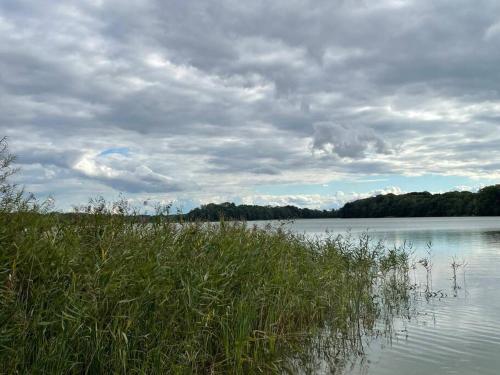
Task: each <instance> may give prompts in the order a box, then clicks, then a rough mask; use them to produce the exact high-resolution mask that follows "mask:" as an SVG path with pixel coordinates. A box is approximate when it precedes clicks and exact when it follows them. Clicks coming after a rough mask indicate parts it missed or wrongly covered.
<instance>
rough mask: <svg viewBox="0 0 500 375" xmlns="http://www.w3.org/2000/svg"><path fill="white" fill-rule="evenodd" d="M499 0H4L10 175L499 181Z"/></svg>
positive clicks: (368, 184)
mask: <svg viewBox="0 0 500 375" xmlns="http://www.w3.org/2000/svg"><path fill="white" fill-rule="evenodd" d="M499 47H500V2H498V1H483V0H477V1H470V0H446V1H443V0H432V1H431V0H429V1H428V0H379V1H372V0H364V1H362V0H353V1H349V0H326V1H323V0H311V1H308V0H283V1H282V0H275V1H272V2H269V1H259V0H256V1H229V0H214V1H196V0H186V1H169V0H166V1H165V0H162V1H160V0H157V1H156V0H142V1H141V0H130V1H127V2H123V1H118V0H109V1H105V0H102V1H99V0H92V1H91V0H89V1H44V0H2V1H1V2H0V136H7V137H8V140H9V146H10V149H11V151H12V152H13V153H14V154H16V155H17V163H18V166H19V167H20V168H21V170H20V172H19V173H18V174H17V176H16V179H15V182H17V183H19V184H21V185H23V186H25V187H26V190H28V191H30V192H33V193H35V194H36V195H37V196H38V197H40V198H45V197H49V196H51V197H53V198H54V199H55V205H56V208H57V209H59V210H71V209H72V207H74V206H77V205H80V204H84V203H85V202H87V201H88V199H89V198H91V197H96V196H104V197H105V198H106V199H109V200H113V199H117V198H118V197H119V196H120V195H121V196H124V197H126V198H127V199H129V200H130V202H131V203H132V204H135V205H138V206H141V207H145V210H147V209H148V207H152V206H153V205H154V204H156V203H157V202H161V203H169V202H172V203H173V205H174V207H176V208H178V209H180V210H183V211H187V210H189V209H191V208H193V207H195V206H198V205H200V204H204V203H208V202H224V201H232V202H235V203H247V204H270V205H283V204H293V205H297V206H300V207H311V208H322V209H330V208H335V207H339V206H342V205H343V204H344V203H345V202H347V201H350V200H353V199H357V198H361V197H367V196H371V195H376V194H383V193H389V192H392V193H395V194H399V193H404V192H411V191H424V190H427V191H431V192H443V191H450V190H471V191H475V190H477V189H478V188H480V187H481V186H484V185H489V184H495V183H499V182H500V147H499V146H500V132H499V130H500V122H499V121H500V91H499V90H500V85H499V82H500V48H499Z"/></svg>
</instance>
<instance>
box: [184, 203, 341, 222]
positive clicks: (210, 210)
mask: <svg viewBox="0 0 500 375" xmlns="http://www.w3.org/2000/svg"><path fill="white" fill-rule="evenodd" d="M334 216H335V213H334V211H326V210H312V209H309V208H298V207H294V206H283V207H271V206H257V205H246V204H242V205H238V206H237V205H235V204H234V203H229V202H226V203H222V204H215V203H210V204H206V205H203V206H201V207H199V208H195V209H193V210H191V211H190V212H189V213H188V214H187V215H186V218H187V219H189V220H195V219H196V220H209V221H219V220H221V219H228V220H229V219H234V220H287V219H312V218H328V217H334Z"/></svg>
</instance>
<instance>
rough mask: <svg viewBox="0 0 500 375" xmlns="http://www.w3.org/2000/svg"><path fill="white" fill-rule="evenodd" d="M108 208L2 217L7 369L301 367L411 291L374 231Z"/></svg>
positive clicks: (398, 255) (351, 339)
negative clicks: (309, 229)
mask: <svg viewBox="0 0 500 375" xmlns="http://www.w3.org/2000/svg"><path fill="white" fill-rule="evenodd" d="M103 208H104V206H101V207H100V208H99V209H95V207H94V208H89V210H88V211H87V213H85V214H80V215H76V216H73V217H70V218H68V217H63V216H61V215H55V214H48V213H44V214H42V213H39V212H37V210H36V209H34V210H33V209H32V210H24V212H17V213H9V214H7V213H3V214H1V215H0V363H1V364H2V365H1V366H0V371H2V372H3V373H47V374H58V373H70V374H71V373H89V374H96V373H131V374H134V373H180V374H184V373H185V374H190V373H199V374H203V373H281V372H287V371H288V372H295V371H297V366H298V367H302V366H304V367H305V368H306V367H307V366H306V363H307V362H308V361H309V360H311V358H312V357H314V356H316V357H317V356H319V357H321V356H322V355H323V354H324V353H326V352H329V353H330V354H331V355H332V356H334V357H336V358H337V357H338V356H339V355H347V354H346V353H348V352H349V351H350V350H351V351H352V350H358V351H359V343H360V341H361V337H362V334H363V333H365V332H366V331H369V330H371V329H372V328H373V325H374V322H375V320H376V319H377V318H378V317H379V316H380V314H382V313H383V308H382V306H385V305H389V306H392V305H391V304H393V303H395V302H394V301H396V303H397V301H398V300H401V299H403V300H404V298H405V290H406V285H407V263H408V261H407V257H406V255H405V253H404V252H402V251H399V250H393V251H392V252H388V251H386V250H385V249H383V247H381V246H372V245H370V242H369V241H368V239H367V238H366V237H365V238H361V239H359V240H356V241H354V240H349V239H340V238H327V239H326V240H311V239H307V238H306V237H304V236H301V235H297V234H293V233H291V232H289V231H287V230H284V229H282V228H280V227H274V228H273V227H267V228H264V229H258V228H255V227H251V226H250V225H246V224H243V223H225V222H221V223H219V224H207V223H180V224H179V223H172V222H169V221H167V220H162V219H161V217H160V218H158V219H157V220H156V221H155V222H154V223H148V224H140V223H138V221H137V220H131V218H130V217H129V216H125V215H123V214H111V213H110V212H111V211H113V212H115V213H116V212H120V210H118V211H117V210H116V209H110V210H107V209H106V208H104V209H103ZM115 208H116V207H115ZM121 212H123V211H121ZM391 301H392V302H391ZM320 342H321V345H318V343H320ZM312 348H319V351H320V353H318V352H317V351H316V352H315V353H313V352H314V350H312Z"/></svg>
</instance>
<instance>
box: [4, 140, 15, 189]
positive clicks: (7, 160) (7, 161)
mask: <svg viewBox="0 0 500 375" xmlns="http://www.w3.org/2000/svg"><path fill="white" fill-rule="evenodd" d="M14 160H15V156H14V155H12V154H11V153H10V152H9V145H8V143H7V137H3V138H2V139H0V191H1V192H2V193H4V189H6V188H7V187H8V186H9V184H8V178H9V177H10V176H12V175H13V174H14V173H15V172H16V171H17V169H16V168H13V167H12V163H13V162H14Z"/></svg>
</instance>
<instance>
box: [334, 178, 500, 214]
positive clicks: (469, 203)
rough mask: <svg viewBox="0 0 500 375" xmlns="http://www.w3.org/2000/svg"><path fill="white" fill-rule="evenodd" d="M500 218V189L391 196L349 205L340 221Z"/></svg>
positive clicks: (489, 187) (341, 210)
mask: <svg viewBox="0 0 500 375" xmlns="http://www.w3.org/2000/svg"><path fill="white" fill-rule="evenodd" d="M420 216H427V217H429V216H500V185H494V186H488V187H485V188H482V189H481V190H479V191H478V192H477V193H471V192H468V191H463V192H458V191H453V192H448V193H443V194H431V193H428V192H422V193H408V194H401V195H394V194H387V195H378V196H376V197H372V198H366V199H360V200H357V201H354V202H350V203H346V204H345V205H344V207H342V208H341V209H339V210H338V211H337V217H342V218H357V217H420Z"/></svg>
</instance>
